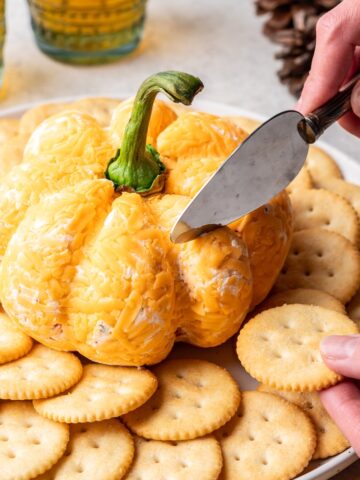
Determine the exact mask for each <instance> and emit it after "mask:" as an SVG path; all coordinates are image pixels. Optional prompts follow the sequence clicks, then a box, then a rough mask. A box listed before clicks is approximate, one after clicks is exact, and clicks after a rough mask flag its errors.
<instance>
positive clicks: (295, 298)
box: [252, 288, 346, 316]
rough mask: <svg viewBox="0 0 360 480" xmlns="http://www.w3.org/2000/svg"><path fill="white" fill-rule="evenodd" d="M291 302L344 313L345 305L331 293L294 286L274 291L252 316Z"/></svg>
mask: <svg viewBox="0 0 360 480" xmlns="http://www.w3.org/2000/svg"><path fill="white" fill-rule="evenodd" d="M293 303H300V304H301V305H317V306H318V307H323V308H328V309H330V310H335V311H336V312H339V313H343V314H344V315H345V314H346V311H345V306H344V305H343V304H342V303H341V302H339V300H337V299H336V298H335V297H333V296H332V295H329V294H328V293H326V292H323V291H322V290H315V289H313V288H294V289H292V290H284V291H282V292H278V293H274V294H273V295H271V296H270V297H268V298H267V299H266V300H264V301H263V302H262V303H260V305H258V307H256V309H255V311H254V312H253V313H252V316H254V314H258V313H260V312H262V311H263V310H268V309H269V308H274V307H281V305H292V304H293Z"/></svg>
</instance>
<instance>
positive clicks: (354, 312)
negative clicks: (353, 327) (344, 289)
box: [346, 290, 360, 329]
mask: <svg viewBox="0 0 360 480" xmlns="http://www.w3.org/2000/svg"><path fill="white" fill-rule="evenodd" d="M346 310H347V314H348V315H349V317H350V318H351V320H353V321H354V322H355V323H356V324H357V326H358V327H359V329H360V290H358V291H357V292H356V293H355V295H354V296H353V298H352V299H351V300H350V302H349V303H348V304H347V306H346Z"/></svg>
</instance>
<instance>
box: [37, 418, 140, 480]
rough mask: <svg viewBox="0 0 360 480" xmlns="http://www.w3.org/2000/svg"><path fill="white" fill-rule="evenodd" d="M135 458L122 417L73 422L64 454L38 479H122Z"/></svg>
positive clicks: (132, 445)
mask: <svg viewBox="0 0 360 480" xmlns="http://www.w3.org/2000/svg"><path fill="white" fill-rule="evenodd" d="M133 458H134V442H133V439H132V437H131V435H130V433H129V432H128V431H127V429H126V428H125V427H124V425H122V424H121V423H120V422H119V420H117V419H111V420H103V421H102V422H95V423H83V424H76V425H70V441H69V443H68V446H67V448H66V451H65V454H64V456H63V457H62V458H61V459H60V460H59V462H58V463H57V464H56V465H54V466H53V467H52V468H51V469H50V470H48V471H47V472H45V473H44V474H42V475H40V476H39V477H37V478H36V480H72V479H75V478H76V479H77V480H89V479H91V478H96V480H119V479H121V478H123V476H124V475H125V474H126V472H127V471H128V469H129V467H130V465H131V462H132V460H133Z"/></svg>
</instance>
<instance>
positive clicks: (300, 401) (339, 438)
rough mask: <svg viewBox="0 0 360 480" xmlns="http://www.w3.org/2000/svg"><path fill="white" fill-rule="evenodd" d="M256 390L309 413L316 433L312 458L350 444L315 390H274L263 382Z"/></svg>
mask: <svg viewBox="0 0 360 480" xmlns="http://www.w3.org/2000/svg"><path fill="white" fill-rule="evenodd" d="M258 391H259V392H265V393H272V394H274V395H279V396H280V397H282V398H284V399H285V400H287V401H288V402H291V403H294V404H295V405H297V406H298V407H300V408H301V409H302V410H304V411H305V413H307V415H309V417H310V418H311V420H312V422H313V424H314V426H315V429H316V435H317V445H316V449H315V452H314V455H313V459H314V460H316V459H319V458H327V457H331V456H333V455H337V454H338V453H340V452H343V451H344V450H345V449H346V448H348V447H349V446H350V444H349V441H348V440H347V439H346V438H345V437H344V435H343V433H342V432H341V431H340V429H339V428H338V426H337V425H336V424H335V422H334V421H333V420H332V418H331V417H330V415H329V414H328V413H327V411H326V410H325V408H324V406H323V404H322V403H321V400H320V397H319V395H318V393H317V392H286V391H283V390H274V389H273V388H271V387H268V386H267V385H263V384H260V385H259V387H258Z"/></svg>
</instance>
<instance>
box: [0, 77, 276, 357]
mask: <svg viewBox="0 0 360 480" xmlns="http://www.w3.org/2000/svg"><path fill="white" fill-rule="evenodd" d="M201 88H202V83H201V82H200V80H199V79H197V78H194V77H192V76H191V75H188V74H184V73H180V72H163V73H161V74H157V75H154V76H152V77H150V78H148V79H147V80H146V81H145V82H144V83H143V85H142V86H141V87H140V89H139V92H138V94H137V96H136V98H135V100H134V101H133V110H132V113H131V118H130V120H129V122H128V124H127V126H126V128H125V131H124V125H125V123H126V121H125V120H124V119H123V120H122V119H121V115H124V118H126V120H127V118H128V115H129V107H128V105H125V107H124V106H122V104H120V106H119V107H118V109H119V110H118V111H117V110H115V112H114V115H113V122H112V126H111V128H110V129H109V130H106V129H103V128H102V127H101V126H100V125H99V124H98V123H97V121H96V120H95V119H94V118H92V117H91V116H89V115H87V114H85V113H81V112H78V111H66V112H64V113H60V114H58V115H55V116H53V117H50V118H48V119H46V120H45V121H44V122H43V123H42V124H41V125H40V126H39V127H38V128H37V129H36V130H35V131H34V133H33V134H32V136H31V137H30V140H29V142H28V144H27V146H26V148H25V153H24V161H23V163H21V164H20V165H18V166H16V167H14V168H13V169H12V170H11V171H10V172H9V174H8V175H7V176H6V177H5V178H4V180H3V181H2V182H1V184H0V257H1V260H2V261H1V266H0V299H1V302H2V304H3V307H4V309H5V310H6V312H7V314H8V315H9V316H10V317H11V318H12V319H13V320H14V321H15V322H17V324H18V325H19V327H20V328H21V329H22V330H23V331H24V332H25V333H27V334H28V335H30V336H31V337H33V338H34V339H36V340H38V341H39V342H40V343H42V344H44V345H47V346H49V347H51V348H54V349H59V350H68V351H70V350H75V351H78V352H80V353H81V354H83V355H84V356H86V357H88V358H90V359H92V360H94V361H97V362H101V363H105V364H113V365H130V366H139V365H145V364H154V363H157V362H160V361H161V360H163V359H164V358H165V357H166V356H167V355H168V353H169V352H170V350H171V348H172V346H173V344H174V342H175V341H176V340H183V341H187V342H190V343H192V344H195V345H199V346H202V347H210V346H215V345H219V344H221V343H223V342H225V341H226V340H227V339H228V338H229V337H230V336H232V335H233V334H234V333H236V332H237V331H238V330H239V328H240V326H241V323H242V322H243V320H244V318H245V315H246V313H247V312H248V310H249V308H250V304H251V302H252V299H253V272H252V270H251V263H250V258H249V253H248V247H247V245H246V241H244V239H243V232H241V233H239V232H237V231H234V230H232V229H230V228H228V227H223V228H221V229H219V230H216V231H214V232H211V233H209V234H207V235H204V236H203V237H201V238H198V239H196V240H194V241H192V242H189V243H187V244H183V245H174V244H172V243H171V241H170V237H169V230H170V228H171V226H172V224H173V222H174V221H175V219H176V217H177V215H178V214H179V213H180V212H181V211H182V210H183V208H184V207H185V206H186V204H187V203H188V202H189V200H190V197H189V196H186V195H184V193H181V194H179V195H175V194H171V193H169V192H167V189H166V181H167V176H166V174H167V173H168V172H166V165H165V163H166V162H167V161H168V160H170V157H167V158H165V154H163V155H160V154H159V152H158V151H157V150H155V148H154V145H149V144H148V145H147V144H146V140H147V138H148V139H152V141H153V142H154V143H155V144H156V145H157V144H158V142H157V139H158V138H159V137H158V135H159V132H161V131H163V133H164V132H165V131H166V130H167V129H170V128H171V127H172V125H173V124H174V123H176V122H177V121H178V120H175V119H176V114H175V113H174V115H172V114H171V113H170V110H171V109H170V107H169V106H168V105H166V104H164V103H162V102H157V103H156V108H155V110H154V116H153V117H151V111H152V106H153V103H154V100H155V96H156V94H157V92H159V91H161V92H164V93H166V94H167V95H168V97H170V98H171V99H172V100H173V101H176V102H181V103H184V104H186V105H188V104H190V103H191V101H192V99H193V97H194V95H195V94H196V93H197V92H198V91H199V90H201ZM121 112H122V113H121ZM150 118H152V120H151V121H152V122H153V126H152V127H151V129H150V131H149V136H148V137H147V135H148V126H149V122H150ZM215 118H216V117H215ZM211 121H214V120H213V119H212V120H211ZM219 122H220V120H219ZM220 123H221V125H222V127H221V128H222V129H229V131H232V130H233V129H235V130H234V132H235V131H236V129H237V127H234V126H233V125H232V124H231V122H230V121H227V124H228V126H226V125H227V124H226V121H225V120H223V119H221V122H220ZM220 123H219V124H220ZM150 125H151V122H150ZM203 125H204V128H206V122H204V123H203ZM165 127H166V128H165ZM164 129H165V130H164ZM234 132H233V134H232V136H233V142H234V143H233V144H232V145H231V148H233V147H234V146H236V145H235V144H238V143H240V142H241V138H242V137H241V135H242V133H240V131H239V134H238V136H237V137H236V135H235V134H234ZM218 133H219V132H218ZM219 134H220V135H225V138H226V139H227V138H228V136H227V134H225V133H224V134H222V133H219ZM235 137H236V138H235ZM119 139H122V142H121V148H120V149H119ZM177 141H181V139H176V137H175V138H174V142H175V143H176V142H177ZM198 141H199V142H200V143H201V137H200V138H199V139H198ZM213 141H214V142H216V140H213ZM227 143H228V140H226V141H223V140H222V142H220V143H219V145H220V146H217V147H216V146H213V147H211V148H210V147H209V149H210V150H209V151H211V155H213V154H214V152H215V153H216V157H217V158H222V159H224V158H225V157H226V155H227V154H228V153H227V151H226V152H225V150H226V148H230V147H229V146H227V147H226V148H225V146H226V145H227ZM224 148H225V150H224ZM199 152H201V149H200V150H199ZM221 152H223V153H221ZM199 154H200V153H199ZM201 155H202V153H201ZM163 160H164V162H165V163H164V162H163ZM171 161H173V162H176V161H178V159H177V158H172V159H171ZM205 176H206V174H205V173H204V177H205ZM198 178H200V177H198ZM183 180H185V179H184V178H179V184H180V183H181V182H183ZM255 243H256V240H255ZM271 248H272V247H271ZM280 267H281V265H280ZM280 267H279V268H280Z"/></svg>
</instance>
